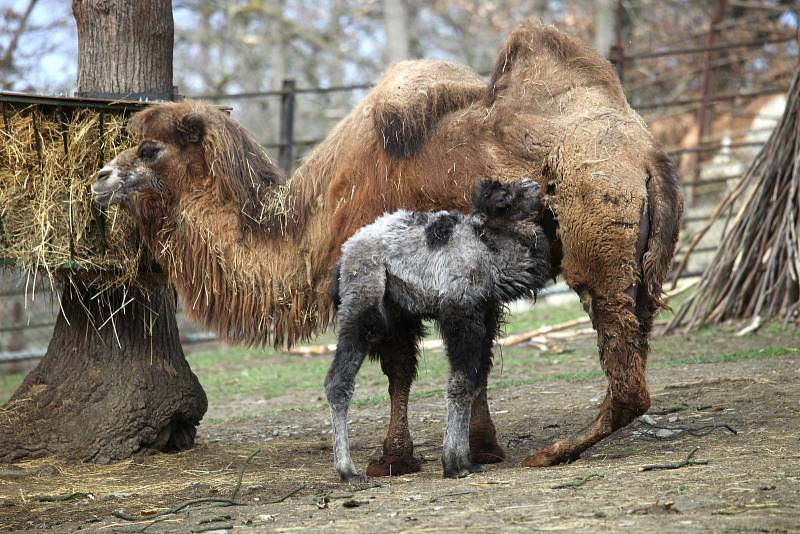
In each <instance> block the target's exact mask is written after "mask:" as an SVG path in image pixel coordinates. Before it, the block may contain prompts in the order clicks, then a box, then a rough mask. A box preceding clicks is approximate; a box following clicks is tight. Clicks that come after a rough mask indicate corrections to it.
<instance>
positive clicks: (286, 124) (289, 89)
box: [278, 79, 295, 173]
mask: <svg viewBox="0 0 800 534" xmlns="http://www.w3.org/2000/svg"><path fill="white" fill-rule="evenodd" d="M294 95H295V84H294V80H292V79H287V80H283V87H282V88H281V117H280V134H281V135H280V143H281V147H280V150H279V152H278V163H279V164H280V166H281V168H282V169H283V170H284V171H286V172H287V173H291V172H292V167H294Z"/></svg>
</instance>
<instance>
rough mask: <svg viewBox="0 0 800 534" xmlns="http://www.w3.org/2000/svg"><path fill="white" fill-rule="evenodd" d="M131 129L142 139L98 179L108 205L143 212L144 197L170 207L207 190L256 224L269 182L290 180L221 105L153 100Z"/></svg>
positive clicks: (100, 199)
mask: <svg viewBox="0 0 800 534" xmlns="http://www.w3.org/2000/svg"><path fill="white" fill-rule="evenodd" d="M128 130H129V131H130V133H131V134H132V136H133V137H134V139H135V140H137V141H138V144H137V145H136V146H134V147H132V148H129V149H127V150H125V151H123V152H122V153H120V154H119V155H117V157H115V158H114V159H113V160H112V161H110V162H109V163H108V164H106V165H105V166H104V167H103V168H102V169H100V171H99V172H98V173H97V176H96V177H95V181H94V183H93V184H92V193H94V196H95V201H96V202H97V203H98V204H100V205H103V206H112V205H115V204H121V205H122V206H123V207H125V208H127V209H128V210H130V211H134V212H137V211H140V210H136V207H137V206H140V205H142V204H143V203H146V204H152V203H153V201H155V202H158V205H161V206H164V207H169V206H171V205H175V204H177V203H179V202H180V200H181V198H182V196H183V195H185V194H187V193H197V192H202V193H204V194H206V198H208V199H210V200H213V201H214V202H216V203H218V205H219V208H221V209H224V208H226V207H229V208H231V209H233V210H235V211H236V212H237V213H239V215H240V218H242V224H243V225H245V226H250V225H252V224H259V223H260V221H261V220H262V219H263V216H264V214H263V198H264V195H265V193H266V192H267V190H268V189H269V187H270V186H272V185H274V184H276V183H281V182H283V181H285V178H284V175H283V172H282V171H281V170H280V169H278V167H276V166H275V165H273V164H272V162H271V161H270V159H269V156H267V154H266V153H265V152H264V150H263V149H262V148H261V147H260V146H259V144H258V143H257V142H256V141H255V139H254V138H253V136H252V134H251V133H250V132H248V131H247V130H246V129H245V128H244V127H242V126H241V125H240V124H238V123H237V122H236V121H234V120H233V119H231V118H230V117H229V116H228V115H227V114H226V113H225V112H223V111H222V110H220V109H219V108H217V107H215V106H211V105H208V104H204V103H202V102H196V101H191V100H186V101H183V102H173V103H167V104H160V105H156V106H152V107H150V108H148V109H145V110H143V111H140V112H139V113H137V114H135V115H134V116H133V117H131V119H130V121H129V122H128Z"/></svg>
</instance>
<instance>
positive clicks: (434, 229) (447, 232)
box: [425, 213, 459, 249]
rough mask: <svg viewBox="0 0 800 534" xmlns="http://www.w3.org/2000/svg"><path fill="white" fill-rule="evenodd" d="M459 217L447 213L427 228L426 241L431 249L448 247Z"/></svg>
mask: <svg viewBox="0 0 800 534" xmlns="http://www.w3.org/2000/svg"><path fill="white" fill-rule="evenodd" d="M458 219H459V217H458V215H457V214H455V213H446V214H442V215H440V216H438V217H436V218H435V219H434V220H433V221H431V222H430V223H429V224H428V226H426V227H425V241H426V242H427V244H428V247H429V248H432V249H436V248H441V247H443V246H444V245H446V244H447V243H448V242H449V241H450V238H451V237H452V235H453V230H454V229H455V227H456V224H458Z"/></svg>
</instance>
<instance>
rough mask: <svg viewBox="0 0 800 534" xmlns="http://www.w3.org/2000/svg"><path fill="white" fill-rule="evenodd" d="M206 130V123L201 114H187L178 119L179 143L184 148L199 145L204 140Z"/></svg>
mask: <svg viewBox="0 0 800 534" xmlns="http://www.w3.org/2000/svg"><path fill="white" fill-rule="evenodd" d="M205 129H206V125H205V121H204V120H203V117H202V116H201V115H200V114H199V113H187V114H186V115H184V116H182V117H181V118H179V119H178V124H177V126H176V130H177V132H178V143H180V144H181V145H184V146H185V145H191V144H193V143H199V142H200V141H201V140H202V139H203V134H204V133H205Z"/></svg>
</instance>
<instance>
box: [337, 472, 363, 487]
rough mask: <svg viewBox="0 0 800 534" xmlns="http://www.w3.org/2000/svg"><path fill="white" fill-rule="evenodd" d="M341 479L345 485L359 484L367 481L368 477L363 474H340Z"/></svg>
mask: <svg viewBox="0 0 800 534" xmlns="http://www.w3.org/2000/svg"><path fill="white" fill-rule="evenodd" d="M339 479H340V480H341V481H342V483H343V484H357V483H359V482H364V481H366V480H367V477H365V476H364V475H362V474H361V473H339Z"/></svg>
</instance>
